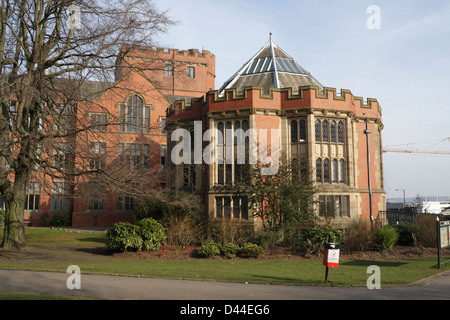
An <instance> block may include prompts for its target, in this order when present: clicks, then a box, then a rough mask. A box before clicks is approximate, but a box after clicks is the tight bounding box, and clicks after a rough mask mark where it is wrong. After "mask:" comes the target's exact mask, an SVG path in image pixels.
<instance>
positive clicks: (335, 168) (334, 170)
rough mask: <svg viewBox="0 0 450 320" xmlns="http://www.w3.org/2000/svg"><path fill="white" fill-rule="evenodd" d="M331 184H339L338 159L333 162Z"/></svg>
mask: <svg viewBox="0 0 450 320" xmlns="http://www.w3.org/2000/svg"><path fill="white" fill-rule="evenodd" d="M331 182H333V183H337V182H338V161H337V159H333V161H332V162H331Z"/></svg>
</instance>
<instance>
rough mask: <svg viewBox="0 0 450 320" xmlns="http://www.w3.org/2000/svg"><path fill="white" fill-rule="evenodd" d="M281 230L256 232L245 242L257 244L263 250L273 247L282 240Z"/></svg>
mask: <svg viewBox="0 0 450 320" xmlns="http://www.w3.org/2000/svg"><path fill="white" fill-rule="evenodd" d="M283 236H284V235H283V231H282V230H264V231H256V232H255V233H254V234H253V235H252V236H250V237H249V238H248V240H247V242H250V243H254V244H257V245H259V246H261V247H263V248H265V249H267V248H271V247H274V246H275V245H277V244H279V243H280V242H281V241H282V240H283Z"/></svg>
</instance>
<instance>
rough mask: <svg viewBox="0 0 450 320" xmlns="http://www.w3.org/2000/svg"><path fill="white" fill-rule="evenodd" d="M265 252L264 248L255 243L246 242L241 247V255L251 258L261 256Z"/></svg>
mask: <svg viewBox="0 0 450 320" xmlns="http://www.w3.org/2000/svg"><path fill="white" fill-rule="evenodd" d="M263 254H264V248H263V247H261V246H258V245H257V244H254V243H249V242H247V243H244V244H243V245H242V246H241V248H240V249H239V255H240V256H243V257H249V258H259V257H261V256H262V255H263Z"/></svg>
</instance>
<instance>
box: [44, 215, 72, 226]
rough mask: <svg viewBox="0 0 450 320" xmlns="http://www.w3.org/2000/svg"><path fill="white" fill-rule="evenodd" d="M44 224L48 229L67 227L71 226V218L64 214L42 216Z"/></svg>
mask: <svg viewBox="0 0 450 320" xmlns="http://www.w3.org/2000/svg"><path fill="white" fill-rule="evenodd" d="M41 219H42V222H43V223H44V225H45V226H47V227H67V226H68V225H69V217H68V216H67V215H66V214H64V213H55V214H52V215H50V214H49V213H47V212H46V213H43V214H42V218H41Z"/></svg>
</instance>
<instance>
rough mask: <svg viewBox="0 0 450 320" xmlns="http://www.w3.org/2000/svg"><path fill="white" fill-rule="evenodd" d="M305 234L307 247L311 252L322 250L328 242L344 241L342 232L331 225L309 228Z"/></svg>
mask: <svg viewBox="0 0 450 320" xmlns="http://www.w3.org/2000/svg"><path fill="white" fill-rule="evenodd" d="M304 235H305V241H306V249H307V251H308V253H311V254H316V253H320V252H322V251H323V245H324V243H326V242H334V243H342V232H341V231H339V230H338V229H336V228H334V227H333V226H331V225H327V226H325V227H311V228H308V229H306V230H305V233H304Z"/></svg>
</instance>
